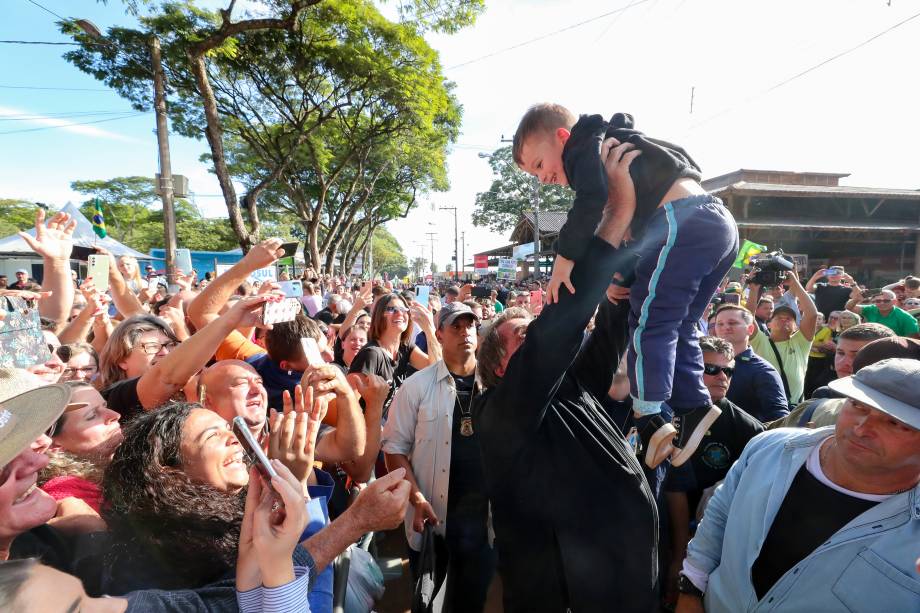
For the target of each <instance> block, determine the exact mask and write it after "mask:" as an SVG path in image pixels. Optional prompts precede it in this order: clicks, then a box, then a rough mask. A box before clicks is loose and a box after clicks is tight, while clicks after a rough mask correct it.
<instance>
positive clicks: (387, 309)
mask: <svg viewBox="0 0 920 613" xmlns="http://www.w3.org/2000/svg"><path fill="white" fill-rule="evenodd" d="M383 312H384V313H386V314H387V315H392V314H393V313H408V312H409V309H407V308H406V307H401V306H388V307H384V309H383Z"/></svg>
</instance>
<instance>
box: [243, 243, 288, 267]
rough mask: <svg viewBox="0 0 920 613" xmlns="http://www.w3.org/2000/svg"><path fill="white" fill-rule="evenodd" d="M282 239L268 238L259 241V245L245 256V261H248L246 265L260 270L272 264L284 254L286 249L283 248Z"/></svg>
mask: <svg viewBox="0 0 920 613" xmlns="http://www.w3.org/2000/svg"><path fill="white" fill-rule="evenodd" d="M282 242H283V241H282V240H281V239H280V238H268V239H265V240H264V241H262V242H261V243H259V244H258V245H255V246H253V248H252V249H250V250H249V253H247V254H246V255H245V256H244V257H243V260H242V261H243V262H245V263H246V267H247V268H249V269H251V270H258V269H260V268H265V267H266V266H270V265H271V264H273V263H274V262H275V260H277V259H278V258H280V257H281V256H282V255H284V251H283V250H282V249H281V244H282Z"/></svg>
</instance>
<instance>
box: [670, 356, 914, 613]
mask: <svg viewBox="0 0 920 613" xmlns="http://www.w3.org/2000/svg"><path fill="white" fill-rule="evenodd" d="M918 385H920V362H918V361H917V360H907V359H900V358H893V359H888V360H882V361H881V362H878V363H876V364H872V365H870V366H866V367H865V368H862V369H861V370H860V371H859V372H857V373H856V374H855V375H853V376H851V377H846V378H843V379H838V380H836V381H833V382H831V387H832V388H833V389H835V390H836V391H838V392H840V393H842V394H844V395H845V396H846V397H847V398H848V399H847V402H846V404H845V405H844V407H843V409H842V410H841V412H840V415H839V418H838V420H837V425H836V426H834V427H827V428H819V429H816V430H809V429H799V428H780V429H778V430H771V431H768V432H765V433H763V434H761V435H759V436H757V437H755V438H754V439H752V440H751V441H750V442H749V443H748V445H747V447H746V448H745V450H744V453H743V454H742V455H741V457H740V458H739V459H738V461H737V462H735V464H734V465H733V466H732V468H731V469H730V470H729V472H728V475H727V476H726V478H725V480H724V481H723V482H722V485H721V486H720V487H719V488H718V489H717V490H716V492H715V494H714V495H713V497H712V499H710V501H709V504H708V506H707V507H706V511H705V514H704V516H703V520H702V522H701V523H700V526H699V528H698V529H697V532H696V536H695V537H694V538H693V540H692V541H690V544H689V546H688V550H687V558H686V559H685V560H684V564H683V570H682V571H681V575H682V578H681V580H680V583H679V589H680V592H681V594H680V599H679V601H678V606H677V611H678V613H689V612H695V611H703V610H704V604H705V610H707V611H716V612H721V611H731V612H732V613H736V612H737V613H742V612H745V611H758V612H767V611H840V612H841V613H843V612H847V613H853V612H861V611H865V612H869V611H917V607H918V603H920V581H918V580H917V575H916V566H915V561H916V559H917V535H918V534H920V397H918V396H917V393H916V390H917V386H918ZM704 599H705V602H704Z"/></svg>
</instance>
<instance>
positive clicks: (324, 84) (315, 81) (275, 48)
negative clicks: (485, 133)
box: [62, 0, 484, 264]
mask: <svg viewBox="0 0 920 613" xmlns="http://www.w3.org/2000/svg"><path fill="white" fill-rule="evenodd" d="M148 4H149V3H148V2H146V1H145V0H133V1H132V0H128V6H129V7H130V9H131V10H133V11H139V10H140V9H141V7H142V6H147V5H148ZM235 4H236V1H235V0H230V1H229V3H228V4H227V5H226V6H227V8H225V9H221V10H219V11H216V12H215V11H208V10H204V9H202V8H200V7H198V6H196V5H195V4H194V2H193V0H183V1H180V0H175V1H173V2H166V3H164V4H163V5H162V6H160V7H159V10H158V12H152V13H151V14H149V15H146V16H142V17H140V22H141V24H142V27H143V30H134V29H128V28H110V29H109V30H108V32H107V35H106V38H107V40H108V41H109V43H111V44H99V43H98V41H96V40H93V39H92V38H91V37H89V36H88V35H86V34H84V33H82V32H80V31H79V30H78V29H77V28H76V27H75V26H74V25H73V24H71V23H65V24H63V25H62V30H63V31H64V32H65V33H68V34H72V35H73V36H74V37H75V38H76V40H77V42H78V43H80V45H81V48H80V49H78V50H76V51H73V52H70V53H67V54H66V55H65V58H66V59H67V60H68V61H70V62H72V63H73V64H74V65H75V66H77V67H78V68H79V69H80V70H82V71H84V72H87V73H89V74H91V75H93V76H94V77H95V78H97V79H99V80H101V81H103V82H105V83H106V84H107V85H109V86H110V87H113V88H114V89H116V91H118V92H119V94H120V95H122V96H123V97H125V98H127V99H128V100H129V101H131V103H132V106H134V107H135V108H137V109H138V110H149V109H150V108H151V103H152V101H151V95H150V86H149V78H150V70H149V62H148V61H147V57H148V53H147V44H148V42H149V39H150V36H151V35H155V36H157V37H158V38H159V39H160V40H161V41H162V49H163V59H164V67H165V69H166V72H167V77H168V81H169V93H170V94H171V95H170V102H169V105H168V112H169V115H170V119H171V120H172V124H173V127H174V129H176V130H177V131H178V132H179V133H180V134H183V135H185V136H190V137H193V138H202V137H204V138H206V139H207V141H208V145H209V148H210V160H211V163H212V164H213V169H214V172H215V174H216V176H217V178H218V182H219V183H220V186H221V190H222V193H223V195H224V200H225V203H226V206H227V210H228V213H229V217H230V224H231V226H232V228H233V231H234V233H235V234H236V236H237V237H238V240H239V243H240V245H241V246H242V247H243V249H244V250H246V249H248V247H249V246H251V245H252V244H253V243H254V242H255V241H256V240H257V239H258V235H259V230H260V227H261V223H260V216H259V208H258V206H257V203H258V200H259V197H260V196H261V194H262V192H263V191H264V190H265V189H267V188H268V187H269V186H271V185H272V184H273V183H275V182H276V181H278V179H279V178H280V177H281V174H282V173H283V172H284V170H285V169H286V168H287V167H288V166H289V165H290V164H291V163H292V162H293V158H294V153H295V152H296V151H297V150H298V149H299V148H300V147H301V146H302V145H303V144H304V142H305V141H306V139H307V138H308V137H310V135H311V133H312V132H313V131H314V130H315V129H317V128H318V127H319V126H321V125H322V123H323V122H324V121H325V120H327V119H329V118H331V117H333V116H334V112H335V111H336V110H337V109H338V108H340V107H339V105H338V101H339V100H341V99H344V100H347V101H348V104H349V105H353V106H354V107H355V108H360V107H361V105H362V104H364V103H366V102H368V101H370V100H373V99H374V96H375V95H376V94H379V92H380V90H381V89H386V88H389V96H390V97H391V98H395V97H397V96H401V97H402V98H403V100H406V101H412V100H413V99H416V96H418V97H419V98H417V99H416V100H417V101H418V103H419V106H420V107H422V108H424V107H425V105H426V104H427V105H428V110H429V111H430V114H433V115H437V113H438V108H437V104H436V103H435V104H431V103H430V100H428V99H426V98H425V97H424V95H423V94H424V92H423V91H422V90H416V89H414V87H413V86H414V85H415V84H416V83H417V82H418V78H417V75H418V74H419V73H424V72H425V70H427V69H428V67H429V66H430V65H432V64H433V65H434V66H435V67H436V68H437V76H440V67H439V66H438V64H437V55H436V54H435V53H434V51H433V50H431V49H430V47H427V44H425V45H424V47H427V57H425V55H424V54H419V53H416V54H415V56H414V57H412V56H409V55H406V54H404V53H403V50H404V49H407V48H409V49H414V50H416V51H418V50H419V49H421V47H422V45H420V44H419V42H418V41H421V43H424V39H422V37H421V33H422V32H424V31H425V30H429V29H430V30H435V31H441V32H452V31H456V30H457V29H459V28H461V27H464V26H466V25H469V24H471V23H472V22H473V21H474V20H475V18H476V16H477V15H478V14H479V13H480V12H481V11H482V10H483V8H484V0H467V1H466V2H455V1H454V0H434V1H432V0H411V1H409V2H402V3H401V4H400V12H401V15H402V16H403V19H405V20H406V21H404V22H403V23H401V24H398V25H397V24H389V26H390V27H389V28H387V27H385V25H386V24H387V23H389V22H386V20H385V19H383V18H382V17H381V16H380V14H379V12H378V11H377V10H376V8H375V7H374V6H373V4H371V3H370V2H368V1H364V0H325V1H324V2H322V3H320V0H273V1H271V2H264V3H262V8H263V9H264V11H266V12H267V13H266V14H265V15H264V16H260V17H250V18H247V19H243V20H240V21H233V19H232V12H233V8H234V5H235ZM317 5H318V6H317ZM305 44H308V46H306V47H305ZM391 50H395V53H391V52H390V51H391ZM292 51H298V52H299V53H291V52H292ZM381 59H383V64H381V61H380V60H381ZM387 62H390V64H391V65H390V66H389V68H387V66H386V63H387ZM259 65H261V66H264V67H268V68H271V69H272V70H269V71H267V72H266V71H261V72H260V71H257V72H256V73H255V76H258V75H265V74H269V75H271V78H270V79H259V78H252V77H253V76H254V73H252V72H248V68H249V67H250V66H259ZM317 67H319V68H321V70H319V71H317V70H315V68H317ZM381 68H383V69H381ZM304 77H306V78H304ZM311 77H316V78H311ZM365 83H369V84H371V87H370V90H367V91H370V92H376V93H374V94H372V95H370V96H367V95H354V96H353V95H352V94H351V93H349V92H348V90H352V89H355V86H356V85H358V86H361V85H362V84H365ZM375 85H376V90H375V87H374V86H375ZM289 89H290V90H291V91H290V92H288V90H289ZM358 89H360V87H359V88H358ZM289 93H290V95H288V94H289ZM364 93H366V91H365V92H364ZM298 96H299V97H298ZM343 96H344V98H343ZM278 100H280V101H282V104H281V105H276V104H275V102H274V101H278ZM430 119H431V118H429V121H428V123H429V125H431V124H434V123H436V122H434V121H431V120H430ZM226 138H239V139H241V140H242V142H244V143H246V145H248V146H249V147H251V148H252V149H253V151H254V153H256V154H257V156H258V157H259V159H260V164H261V168H262V169H263V173H262V174H261V176H260V177H259V179H258V180H257V181H255V182H250V183H248V184H247V187H248V191H247V193H246V195H245V196H244V197H243V201H242V205H243V209H245V213H246V219H245V220H244V215H243V209H241V206H240V202H239V199H238V197H237V194H236V190H235V187H234V185H233V181H232V180H231V174H230V170H229V167H228V160H227V155H226V150H225V147H226V144H227V143H226ZM324 191H325V188H323V190H322V191H321V193H324ZM311 232H312V230H311ZM309 234H310V232H308V235H309ZM311 241H312V238H311ZM312 242H315V241H312ZM313 255H317V254H315V253H314V254H313ZM317 263H318V262H316V261H314V264H317Z"/></svg>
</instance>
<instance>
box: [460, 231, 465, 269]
mask: <svg viewBox="0 0 920 613" xmlns="http://www.w3.org/2000/svg"><path fill="white" fill-rule="evenodd" d="M460 259H461V260H462V261H463V276H464V278H465V277H466V230H464V231H463V232H461V233H460Z"/></svg>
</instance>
